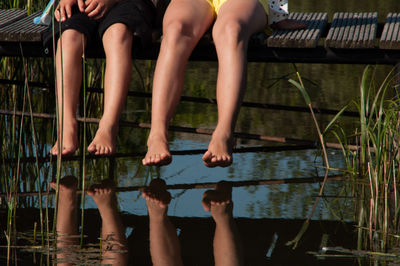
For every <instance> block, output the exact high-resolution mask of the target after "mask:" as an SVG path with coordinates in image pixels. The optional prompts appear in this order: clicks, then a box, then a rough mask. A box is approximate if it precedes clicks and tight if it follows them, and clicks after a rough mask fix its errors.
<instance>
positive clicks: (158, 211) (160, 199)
mask: <svg viewBox="0 0 400 266" xmlns="http://www.w3.org/2000/svg"><path fill="white" fill-rule="evenodd" d="M142 197H143V198H144V199H146V205H147V210H148V213H149V219H150V253H151V259H152V261H153V265H155V266H159V265H163V266H169V265H171V266H179V265H183V263H182V259H181V251H180V245H179V239H178V236H177V234H176V229H175V228H174V226H173V225H172V223H171V221H170V220H169V218H168V216H167V211H168V204H169V202H170V201H171V194H170V193H169V192H168V191H167V190H166V187H165V181H164V180H162V179H154V180H152V181H151V182H150V185H149V187H148V188H147V189H146V190H145V191H144V192H143V194H142Z"/></svg>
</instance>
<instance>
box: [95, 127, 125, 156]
mask: <svg viewBox="0 0 400 266" xmlns="http://www.w3.org/2000/svg"><path fill="white" fill-rule="evenodd" d="M117 135H118V125H108V124H107V123H105V122H102V121H100V123H99V128H98V130H97V132H96V136H95V137H94V139H93V141H92V142H91V143H90V144H89V146H88V151H89V152H90V153H92V154H95V155H111V154H114V153H115V139H116V136H117Z"/></svg>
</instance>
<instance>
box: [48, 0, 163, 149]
mask: <svg viewBox="0 0 400 266" xmlns="http://www.w3.org/2000/svg"><path fill="white" fill-rule="evenodd" d="M161 2H166V1H164V0H88V1H83V0H61V1H60V2H59V4H58V6H57V8H56V10H55V13H54V16H55V19H56V20H55V21H54V26H52V25H51V26H50V28H49V35H51V37H52V36H53V33H52V31H53V29H54V36H55V38H58V37H57V36H58V35H59V34H60V32H59V31H60V30H61V32H62V34H61V37H60V38H58V42H57V52H56V72H57V73H56V75H57V98H58V121H59V127H60V131H59V136H58V138H57V139H58V140H57V142H56V143H55V145H54V146H53V147H52V149H51V151H50V153H51V154H52V155H57V154H58V153H60V152H61V154H62V155H70V154H73V153H74V152H75V151H76V150H77V149H78V146H79V142H78V137H77V131H78V125H77V120H76V111H77V106H78V98H79V90H80V88H81V83H82V55H83V53H84V50H85V47H86V46H87V45H88V46H91V45H96V44H98V43H102V44H103V48H104V51H105V55H106V70H105V78H104V111H103V117H102V118H101V120H100V123H99V127H98V130H97V132H96V135H95V137H94V139H93V141H92V142H91V143H90V145H89V146H88V148H87V149H88V151H89V152H91V153H93V154H96V155H108V154H112V153H114V152H115V145H116V143H115V142H116V136H117V134H118V127H119V118H120V115H121V112H122V109H123V106H124V102H125V99H126V95H127V90H128V86H129V84H130V79H131V75H132V72H131V68H132V57H131V53H132V42H133V36H134V35H135V37H139V38H138V39H140V40H141V42H142V46H143V47H145V46H146V45H148V43H149V42H151V39H152V28H153V27H154V26H155V25H154V23H155V21H156V20H157V14H158V7H157V8H156V5H157V6H159V3H161ZM160 24H161V23H160ZM135 49H136V46H135ZM61 136H62V137H61ZM61 139H62V141H61V142H60V140H61ZM61 143H62V144H61Z"/></svg>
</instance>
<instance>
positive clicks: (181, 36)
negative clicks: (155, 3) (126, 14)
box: [143, 0, 214, 166]
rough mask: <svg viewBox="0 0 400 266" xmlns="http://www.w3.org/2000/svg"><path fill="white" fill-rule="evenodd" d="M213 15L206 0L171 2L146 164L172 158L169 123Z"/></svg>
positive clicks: (157, 73) (163, 162)
mask: <svg viewBox="0 0 400 266" xmlns="http://www.w3.org/2000/svg"><path fill="white" fill-rule="evenodd" d="M213 19H214V15H213V11H212V8H211V6H210V5H209V4H208V3H207V1H204V0H173V1H172V2H171V3H170V4H169V6H168V9H167V11H166V13H165V16H164V23H163V34H164V35H163V40H162V43H161V50H160V54H159V56H158V60H157V64H156V69H155V73H154V82H153V98H152V115H151V130H150V134H149V138H148V140H147V146H148V151H147V154H146V156H145V158H144V159H143V165H159V166H160V165H166V164H169V163H170V162H171V160H172V158H171V154H170V151H169V147H168V126H169V122H170V120H171V118H172V115H173V113H174V111H175V108H176V106H177V104H178V102H179V98H180V95H181V93H182V87H183V78H184V72H185V66H186V62H187V60H188V58H189V56H190V54H191V53H192V51H193V49H194V47H195V45H196V44H197V42H198V41H199V39H200V38H201V37H202V36H203V34H204V32H205V31H206V30H207V29H208V28H209V27H210V25H211V23H212V22H213Z"/></svg>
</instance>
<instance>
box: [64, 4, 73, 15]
mask: <svg viewBox="0 0 400 266" xmlns="http://www.w3.org/2000/svg"><path fill="white" fill-rule="evenodd" d="M65 11H66V13H67V17H68V18H70V17H71V15H72V10H71V6H66V7H65Z"/></svg>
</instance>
